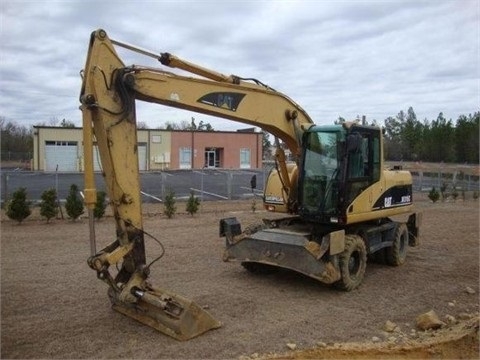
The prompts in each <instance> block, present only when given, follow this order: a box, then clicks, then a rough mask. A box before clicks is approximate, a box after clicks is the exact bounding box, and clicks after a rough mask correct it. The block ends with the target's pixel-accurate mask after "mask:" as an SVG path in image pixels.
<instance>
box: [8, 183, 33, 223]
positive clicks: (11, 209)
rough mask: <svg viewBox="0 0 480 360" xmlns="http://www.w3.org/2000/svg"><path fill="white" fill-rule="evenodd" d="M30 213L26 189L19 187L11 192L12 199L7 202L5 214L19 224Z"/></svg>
mask: <svg viewBox="0 0 480 360" xmlns="http://www.w3.org/2000/svg"><path fill="white" fill-rule="evenodd" d="M31 213H32V211H31V210H30V202H29V201H27V189H25V188H20V189H18V190H17V191H15V192H14V193H13V195H12V199H11V200H10V201H9V202H8V203H7V212H6V214H7V216H8V217H9V218H10V219H12V220H16V221H18V223H19V224H21V223H22V221H23V220H25V219H26V218H27V217H29V216H30V214H31Z"/></svg>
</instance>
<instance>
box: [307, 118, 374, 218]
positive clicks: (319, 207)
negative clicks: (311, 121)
mask: <svg viewBox="0 0 480 360" xmlns="http://www.w3.org/2000/svg"><path fill="white" fill-rule="evenodd" d="M303 144H304V147H303V154H302V155H303V156H302V160H301V166H300V169H301V170H300V174H299V182H298V192H299V202H300V204H299V205H300V206H299V214H300V216H301V217H302V218H304V219H305V220H307V221H315V222H317V223H318V222H319V223H325V224H337V223H338V224H342V223H345V221H346V211H347V209H348V206H349V204H350V203H351V202H352V201H353V200H354V199H355V198H356V197H357V196H358V195H359V194H360V193H361V192H362V191H364V190H365V189H366V188H368V187H369V186H371V185H372V184H374V183H376V182H377V181H379V180H380V174H381V158H382V157H381V142H380V130H379V129H378V128H375V127H368V126H359V125H350V124H346V125H334V126H313V127H311V128H310V129H309V130H307V131H306V132H305V133H304V136H303Z"/></svg>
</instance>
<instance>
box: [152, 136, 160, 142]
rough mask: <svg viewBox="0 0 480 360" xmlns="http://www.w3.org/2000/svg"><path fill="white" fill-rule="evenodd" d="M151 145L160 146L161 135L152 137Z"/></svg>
mask: <svg viewBox="0 0 480 360" xmlns="http://www.w3.org/2000/svg"><path fill="white" fill-rule="evenodd" d="M152 143H154V144H161V143H162V135H152Z"/></svg>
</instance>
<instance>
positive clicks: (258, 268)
mask: <svg viewBox="0 0 480 360" xmlns="http://www.w3.org/2000/svg"><path fill="white" fill-rule="evenodd" d="M242 266H243V267H244V268H245V269H247V270H248V271H249V272H251V273H252V274H256V275H268V274H273V273H276V272H277V271H278V268H277V267H275V266H273V265H267V264H261V263H255V262H248V261H244V262H242Z"/></svg>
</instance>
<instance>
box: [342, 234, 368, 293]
mask: <svg viewBox="0 0 480 360" xmlns="http://www.w3.org/2000/svg"><path fill="white" fill-rule="evenodd" d="M339 263H340V264H339V265H340V272H341V275H342V278H341V279H340V280H339V281H337V282H336V283H335V285H336V286H337V287H338V288H340V289H342V290H346V291H350V290H353V289H355V288H356V287H358V286H359V285H360V284H361V283H362V281H363V277H364V275H365V269H366V267H367V249H366V247H365V243H364V242H363V239H362V238H361V237H360V236H358V235H346V236H345V250H344V251H343V252H342V253H341V254H340V257H339Z"/></svg>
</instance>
